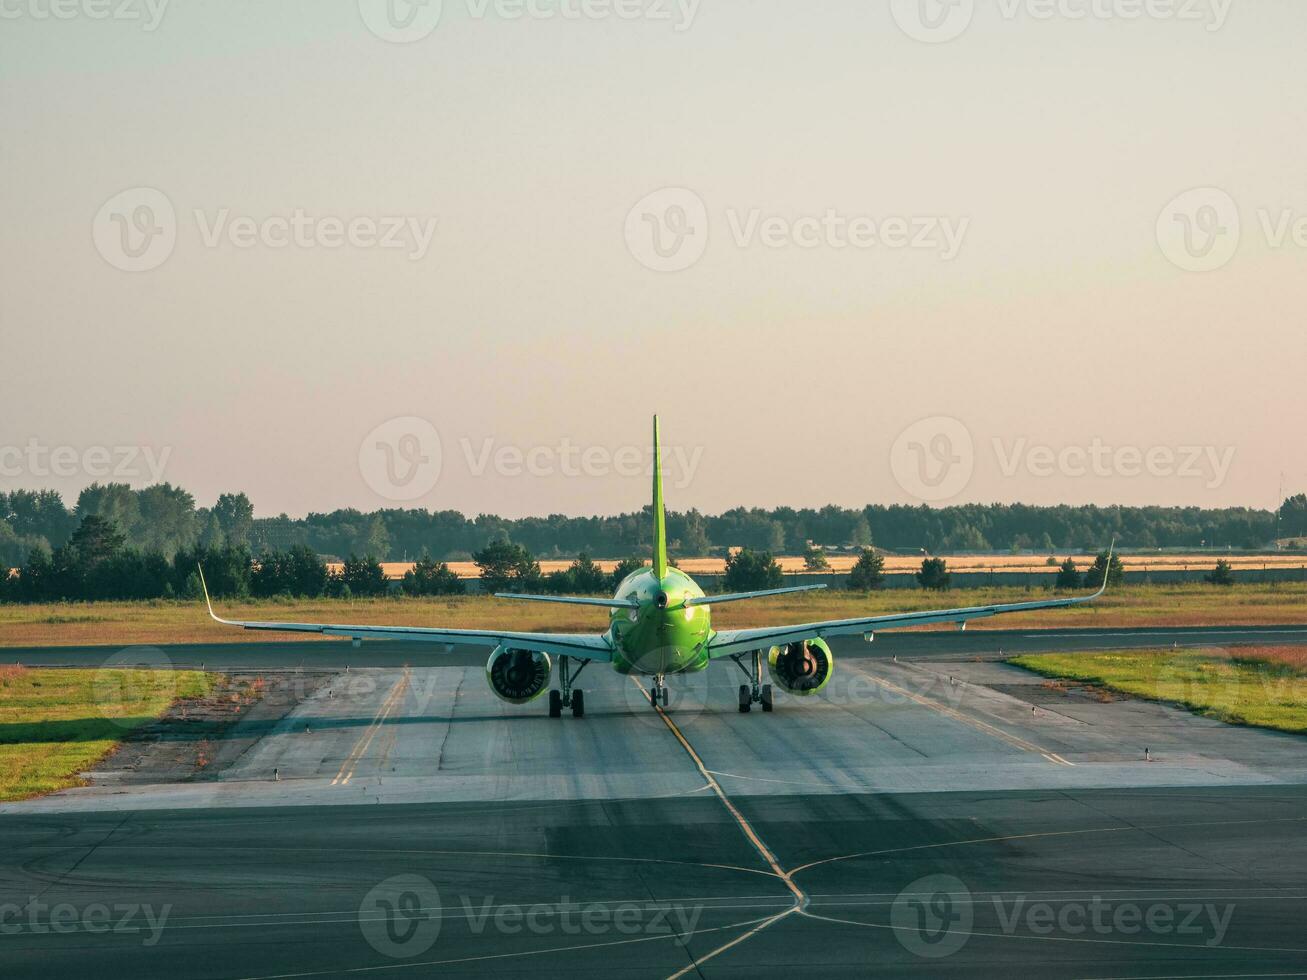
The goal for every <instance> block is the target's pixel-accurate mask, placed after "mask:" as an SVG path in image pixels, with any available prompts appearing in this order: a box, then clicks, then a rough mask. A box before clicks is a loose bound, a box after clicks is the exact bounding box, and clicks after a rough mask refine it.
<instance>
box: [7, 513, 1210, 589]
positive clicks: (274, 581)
mask: <svg viewBox="0 0 1307 980" xmlns="http://www.w3.org/2000/svg"><path fill="white" fill-rule="evenodd" d="M805 557H806V559H807V561H806V564H807V565H808V567H809V568H810V569H811V570H814V571H815V570H820V569H821V568H822V567H826V568H829V565H828V564H827V563H826V561H825V557H824V555H823V554H822V552H821V551H820V549H809V550H808V553H807V555H806V556H805ZM472 559H473V561H474V562H475V563H476V565H477V567H478V569H479V572H480V587H481V591H482V592H484V593H497V592H519V593H520V592H528V593H544V594H554V595H608V594H612V593H613V591H614V590H616V589H617V588H618V586H619V585H620V583H621V582H622V581H623V580H624V579H625V578H626V577H627V576H628V575H630V574H631V573H633V572H636V571H639V570H640V569H641V568H643V567H645V565H644V562H643V561H642V560H641V559H639V558H626V559H623V560H622V561H620V562H618V563H617V566H616V568H614V569H613V570H612V571H604V570H603V569H602V568H601V567H600V566H599V565H598V563H596V562H595V561H593V560H592V559H591V558H590V557H589V555H587V554H585V553H582V554H581V555H579V556H577V558H576V559H575V560H574V561H572V563H571V564H570V565H569V566H567V567H566V568H563V569H559V570H557V571H554V572H550V573H548V574H545V573H543V572H542V570H541V567H540V563H539V561H538V560H537V559H536V558H535V556H534V555H533V554H532V553H531V551H530V550H529V549H528V548H526V547H524V546H522V545H519V544H514V543H512V542H510V541H505V540H502V539H496V540H492V541H490V542H489V543H487V545H486V546H485V547H484V548H482V549H481V550H480V551H477V552H474V553H473V555H472ZM1049 561H1050V562H1052V561H1053V559H1052V558H1050V559H1049ZM884 568H885V559H884V557H883V556H882V555H880V554H879V553H877V551H876V550H875V549H873V548H869V547H868V548H863V549H861V551H860V554H859V556H858V560H857V562H856V563H855V564H854V566H853V568H852V570H851V572H850V574H849V577H848V578H847V580H846V581H845V583H844V584H845V587H846V588H848V589H850V590H852V591H860V592H870V591H872V590H875V589H880V588H882V587H883V586H884V583H885V572H884ZM201 570H203V575H204V577H203V579H201ZM1104 574H1106V575H1108V578H1109V581H1119V580H1120V579H1121V577H1122V575H1123V569H1122V566H1121V561H1120V559H1119V558H1118V557H1116V556H1115V555H1113V556H1112V557H1111V560H1110V563H1109V559H1108V555H1107V553H1106V552H1102V553H1100V554H1099V555H1098V557H1097V559H1096V560H1095V562H1094V564H1093V565H1091V566H1090V568H1089V570H1088V571H1087V572H1086V573H1084V574H1083V575H1082V574H1081V573H1080V572H1079V571H1078V569H1077V568H1076V565H1075V562H1074V561H1073V560H1072V559H1070V558H1068V559H1067V560H1066V561H1065V562H1064V563H1063V564H1062V566H1061V568H1060V569H1059V571H1058V574H1057V577H1056V582H1055V586H1054V587H1055V588H1057V589H1068V588H1080V587H1082V586H1084V587H1097V585H1098V584H1099V583H1101V582H1102V580H1103V575H1104ZM916 577H917V582H918V584H919V585H920V586H921V588H923V589H931V590H938V591H944V590H946V589H948V588H949V586H950V584H951V574H950V572H949V571H948V564H947V562H946V560H945V559H944V558H939V557H927V558H925V559H923V560H922V563H921V568H920V570H919V571H918V572H917V575H916ZM1208 581H1209V582H1213V583H1215V584H1223V585H1224V584H1230V583H1231V582H1232V581H1233V578H1232V576H1231V573H1230V566H1229V564H1228V563H1226V562H1224V561H1222V562H1219V563H1218V564H1217V567H1216V569H1215V570H1214V572H1213V574H1212V575H1211V576H1208ZM783 583H784V576H783V574H782V571H781V567H780V564H779V563H778V562H777V560H776V557H775V556H774V555H773V554H772V553H771V552H769V551H759V550H754V549H750V548H744V549H741V550H739V551H735V552H732V553H731V554H729V555H727V558H726V569H725V575H724V579H723V590H724V591H725V592H746V591H753V590H762V589H774V588H779V587H781V586H782V585H783ZM206 587H207V589H208V591H209V594H210V595H212V596H214V597H218V598H224V599H244V598H251V597H253V598H275V597H293V598H322V597H330V598H339V599H352V598H355V597H377V596H385V595H391V594H404V595H409V596H434V595H460V594H462V593H463V592H464V591H465V582H464V581H463V580H462V579H461V578H459V576H458V575H457V574H456V573H455V572H454V571H453V570H452V569H451V568H450V567H449V565H448V563H446V562H444V561H438V560H436V559H434V558H432V557H431V556H430V555H423V556H422V557H421V558H419V559H418V560H417V562H416V563H415V564H414V566H413V567H412V568H411V569H409V570H408V571H406V572H405V574H404V577H403V578H402V579H401V580H400V581H399V582H398V583H393V582H391V581H389V580H388V579H387V578H386V575H385V571H384V570H383V568H382V565H381V562H380V561H379V560H378V559H377V558H376V557H375V556H373V555H362V556H359V555H355V554H351V555H349V556H348V557H347V558H345V559H344V561H343V562H342V563H340V567H339V568H337V569H334V570H333V569H331V568H330V567H329V566H328V563H327V562H326V560H324V559H323V557H322V556H321V555H319V554H318V553H317V552H316V551H314V550H313V549H312V548H309V547H307V546H306V545H292V546H291V547H290V548H288V549H286V550H284V551H281V550H272V551H267V552H264V553H263V554H261V555H258V556H255V555H254V554H253V553H252V552H251V551H250V549H249V548H248V547H246V546H245V545H243V544H227V543H222V544H217V545H213V546H208V545H195V546H193V547H190V548H186V549H182V550H179V551H177V552H175V553H174V554H173V555H172V557H171V558H169V557H167V556H165V555H164V554H163V552H162V551H160V550H159V549H158V548H151V549H148V550H141V549H139V548H135V547H132V546H130V545H129V544H128V543H127V535H126V534H125V533H124V532H123V531H122V530H121V529H120V528H119V526H118V524H117V523H116V522H115V521H113V520H110V519H108V518H105V517H101V516H99V515H96V514H88V515H87V516H86V517H84V518H83V519H82V521H81V523H80V524H79V525H78V527H77V528H76V530H74V531H73V533H72V534H71V535H70V536H69V539H68V541H67V542H65V543H64V544H61V545H59V546H58V547H57V548H55V549H54V550H53V551H52V552H51V551H47V550H46V549H44V548H40V547H38V548H33V549H32V550H31V552H30V553H29V555H28V558H27V562H26V563H25V564H24V565H23V567H22V568H21V569H20V570H19V571H18V573H17V574H16V575H10V574H9V573H8V571H7V570H0V602H62V601H97V600H146V599H175V598H185V599H198V598H199V597H200V596H201V594H202V593H203V590H204V589H205V588H206Z"/></svg>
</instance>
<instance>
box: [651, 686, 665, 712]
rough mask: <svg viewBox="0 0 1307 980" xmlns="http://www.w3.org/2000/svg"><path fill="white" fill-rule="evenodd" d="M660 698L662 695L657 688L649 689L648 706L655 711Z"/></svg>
mask: <svg viewBox="0 0 1307 980" xmlns="http://www.w3.org/2000/svg"><path fill="white" fill-rule="evenodd" d="M661 699H662V695H661V694H660V693H659V691H658V688H656V687H655V688H654V689H653V690H651V691H650V692H649V707H651V708H653V709H654V710H655V711H657V710H658V702H659V701H660V700H661Z"/></svg>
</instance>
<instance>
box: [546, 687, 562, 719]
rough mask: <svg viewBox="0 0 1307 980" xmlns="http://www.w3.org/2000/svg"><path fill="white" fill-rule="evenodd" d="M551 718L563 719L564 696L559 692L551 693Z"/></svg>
mask: <svg viewBox="0 0 1307 980" xmlns="http://www.w3.org/2000/svg"><path fill="white" fill-rule="evenodd" d="M549 717H550V718H561V717H563V695H562V694H560V693H559V692H558V691H550V692H549Z"/></svg>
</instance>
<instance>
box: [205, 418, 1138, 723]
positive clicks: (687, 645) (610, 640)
mask: <svg viewBox="0 0 1307 980" xmlns="http://www.w3.org/2000/svg"><path fill="white" fill-rule="evenodd" d="M653 460H654V462H653V562H652V565H648V566H645V567H644V568H642V569H640V570H638V571H635V572H632V573H631V574H630V575H628V576H626V578H624V579H623V580H622V582H621V584H620V585H618V586H617V591H616V593H615V594H614V595H613V597H612V598H611V599H604V598H592V597H589V596H552V595H521V594H517V593H506V592H503V593H496V595H497V596H498V597H499V598H504V599H521V600H524V601H529V602H562V603H570V604H573V605H583V606H599V607H603V608H606V609H608V610H609V623H608V629H607V630H606V631H605V632H603V633H592V634H591V633H519V632H513V631H511V630H497V629H484V630H469V629H436V628H430V627H425V626H345V625H338V624H334V623H277V622H251V621H243V620H229V619H223V618H221V617H219V616H218V615H217V614H216V613H215V612H214V611H213V602H212V601H211V600H210V599H209V589H208V586H207V585H205V584H204V569H203V568H201V569H200V582H201V585H202V587H203V589H204V601H205V604H206V605H207V606H208V608H209V615H210V616H211V617H212V618H213V619H214V620H216V621H217V622H219V623H222V624H223V625H226V626H239V627H242V628H244V629H247V630H271V631H277V632H295V633H319V634H322V635H324V636H347V637H350V638H351V639H353V641H354V645H355V646H358V645H360V644H361V642H362V641H363V640H364V639H381V640H417V641H422V642H426V643H443V644H445V650H446V652H450V651H452V650H453V648H454V646H455V645H459V644H464V645H473V646H483V647H484V646H493V647H494V649H493V650H492V652H491V654H490V659H489V660H488V661H487V662H486V681H487V683H488V684H489V685H490V689H491V691H493V692H494V694H495V695H496V696H497V697H499V698H500V699H501V700H503V701H506V702H508V703H510V704H517V705H521V704H527V703H528V702H531V701H534V700H536V699H537V698H539V697H540V696H541V695H543V694H544V693H545V691H548V692H549V716H550V717H551V718H558V717H561V715H562V713H563V709H564V708H570V709H571V712H572V715H573V717H575V718H582V717H584V716H585V692H584V691H583V690H581V689H580V688H578V687H576V686H575V683H576V679H577V677H578V676H579V675H580V674H581V672H582V671H583V670H585V668H586V667H588V666H589V665H590V664H592V663H604V664H608V665H610V666H611V667H612V668H613V669H614V670H615V671H617V672H618V673H619V674H624V675H630V674H636V675H642V676H645V677H650V678H652V679H653V681H652V684H651V685H650V687H649V690H648V692H647V697H648V700H649V704H650V706H651V707H652V708H653V709H654V710H656V711H660V710H663V709H665V708H666V707H667V706H668V688H667V682H666V679H667V677H668V676H669V675H671V676H674V675H677V674H688V673H694V672H697V671H701V670H704V669H706V668H707V667H708V665H709V664H710V663H712V661H714V660H730V661H732V662H733V663H734V664H735V665H736V666H737V667H739V668H740V670H742V671H743V672H744V674H745V676H746V677H747V678H748V683H745V684H741V685H740V687H739V692H738V694H739V710H740V712H741V713H742V714H743V713H747V712H748V711H749V710H750V709H751V708H752V706H753V705H755V704H757V705H761V707H762V710H763V711H764V712H769V711H772V710H773V707H774V704H775V695H774V689H773V685H774V686H775V687H779V688H780V689H781V690H782V691H784V692H786V693H787V694H791V695H796V696H798V697H811V696H812V695H814V694H816V693H817V692H818V691H820V690H821V689H822V688H823V687H825V686H826V684H827V683H828V682H829V681H830V679H831V675H832V674H833V673H834V670H835V657H834V655H833V654H832V653H831V649H830V646H829V644H828V643H827V642H826V641H827V639H828V638H830V637H834V636H851V635H857V634H861V635H862V636H863V637H864V638H865V639H867V640H868V641H870V640H872V639H873V638H874V636H875V634H876V633H877V632H879V631H881V630H888V629H901V628H903V627H909V626H922V625H926V624H931V623H957V624H960V628H962V629H966V624H967V623H968V622H969V621H970V620H973V619H980V618H982V617H987V616H998V615H1002V614H1005V613H1014V612H1027V611H1030V610H1034V609H1056V608H1061V607H1064V606H1075V605H1079V604H1081V603H1085V602H1092V601H1094V600H1095V599H1097V598H1098V597H1099V596H1101V595H1102V594H1103V592H1104V591H1105V590H1106V588H1107V578H1108V576H1107V575H1104V576H1103V582H1102V585H1101V586H1100V587H1099V589H1098V591H1097V592H1095V593H1093V594H1092V595H1084V596H1076V597H1071V598H1062V599H1040V600H1035V601H1032V602H1015V603H1008V604H1004V605H990V606H969V607H965V608H960V609H938V610H924V611H921V612H909V613H896V614H890V615H882V616H868V617H864V618H856V619H836V620H827V621H823V622H813V623H800V624H796V625H793V626H766V627H762V628H758V629H735V630H721V631H717V630H714V629H713V628H712V622H711V620H712V607H713V606H714V605H720V604H722V603H726V602H740V601H743V600H747V599H758V598H762V597H764V596H773V595H785V594H787V593H791V592H807V591H811V590H814V589H823V588H825V586H824V585H797V586H789V587H787V588H780V589H763V590H761V591H755V592H733V593H726V594H724V595H712V596H710V595H705V594H704V591H703V589H701V588H700V587H699V586H698V585H697V584H696V583H695V581H694V580H693V579H692V578H690V576H689V575H687V574H685V573H684V572H682V571H681V570H680V569H678V568H675V567H673V566H672V565H671V564H670V563H669V562H668V560H667V535H666V526H665V525H666V522H665V520H664V513H663V474H662V459H661V446H660V441H659V431H658V416H656V415H655V416H654V420H653ZM1114 546H1115V544H1113V547H1114ZM1107 554H1108V567H1109V568H1110V567H1111V555H1112V548H1111V547H1109V549H1108V552H1107ZM553 657H557V658H558V686H557V687H554V688H551V687H550V678H551V676H552V674H553V662H552V658H553ZM764 657H765V658H766V662H767V675H768V677H769V678H770V680H771V683H764V682H763V673H762V663H763V659H764ZM573 661H575V662H576V666H575V669H573Z"/></svg>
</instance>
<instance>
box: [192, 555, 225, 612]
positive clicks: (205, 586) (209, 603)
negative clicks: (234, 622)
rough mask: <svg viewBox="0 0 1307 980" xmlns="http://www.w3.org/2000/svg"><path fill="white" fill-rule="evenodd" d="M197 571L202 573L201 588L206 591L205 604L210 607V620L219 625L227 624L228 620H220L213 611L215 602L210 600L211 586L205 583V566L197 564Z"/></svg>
mask: <svg viewBox="0 0 1307 980" xmlns="http://www.w3.org/2000/svg"><path fill="white" fill-rule="evenodd" d="M195 569H196V571H198V572H199V573H200V588H201V589H203V590H204V604H205V605H206V606H208V607H209V618H210V619H212V620H214V621H216V622H219V623H225V622H226V620H225V619H219V618H218V615H217V613H215V612H214V611H213V601H212V600H211V599H210V598H209V586H208V583H206V582H205V581H204V566H203V565H201V564H199V562H196V564H195Z"/></svg>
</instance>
